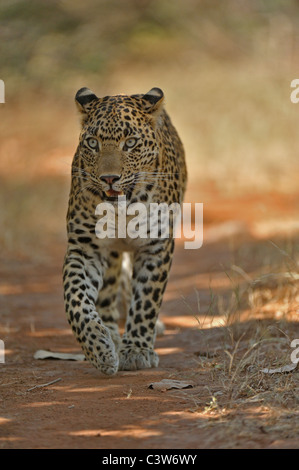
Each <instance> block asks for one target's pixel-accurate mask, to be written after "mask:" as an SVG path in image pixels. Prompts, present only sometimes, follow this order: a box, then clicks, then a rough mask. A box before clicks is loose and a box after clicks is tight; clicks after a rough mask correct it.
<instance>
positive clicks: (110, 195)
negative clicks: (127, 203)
mask: <svg viewBox="0 0 299 470" xmlns="http://www.w3.org/2000/svg"><path fill="white" fill-rule="evenodd" d="M119 196H124V192H123V191H115V190H114V189H108V191H104V199H106V200H107V201H117V200H118V197H119Z"/></svg>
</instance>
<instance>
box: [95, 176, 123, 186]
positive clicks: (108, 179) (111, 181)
mask: <svg viewBox="0 0 299 470" xmlns="http://www.w3.org/2000/svg"><path fill="white" fill-rule="evenodd" d="M120 176H121V175H102V176H100V180H102V181H104V182H105V183H107V184H110V185H112V184H114V183H116V181H118V180H119V179H120Z"/></svg>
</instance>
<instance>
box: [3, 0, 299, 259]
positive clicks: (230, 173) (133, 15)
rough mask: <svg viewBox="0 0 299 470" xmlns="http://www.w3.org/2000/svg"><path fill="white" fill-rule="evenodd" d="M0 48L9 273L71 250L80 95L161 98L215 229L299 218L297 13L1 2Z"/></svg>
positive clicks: (100, 0) (283, 4) (245, 5)
mask: <svg viewBox="0 0 299 470" xmlns="http://www.w3.org/2000/svg"><path fill="white" fill-rule="evenodd" d="M0 43H1V55H0V78H1V79H2V80H3V81H4V82H5V101H6V102H5V104H0V115H1V118H0V227H1V231H0V253H1V256H2V257H4V259H5V257H7V256H8V257H11V256H14V257H30V258H34V257H39V256H41V257H43V256H49V247H51V249H54V248H55V247H59V246H63V245H64V243H65V214H66V210H67V199H68V192H69V184H70V167H71V160H72V156H73V154H74V151H75V149H76V146H77V141H78V133H79V120H78V116H77V113H76V109H75V105H74V96H75V93H76V91H77V90H78V89H79V88H81V87H83V86H87V87H89V88H91V89H92V90H93V91H95V93H96V94H97V95H98V96H105V95H109V94H118V93H126V94H133V93H145V92H147V91H148V90H149V89H150V88H152V87H155V86H157V87H160V88H162V89H163V91H164V93H165V96H166V108H167V110H168V112H169V114H170V116H171V118H172V121H173V123H174V124H175V126H176V128H177V129H178V131H179V134H180V136H181V138H182V140H183V143H184V146H185V150H186V155H187V164H188V169H189V189H188V193H187V197H186V200H189V201H191V200H192V201H197V202H203V203H204V205H205V204H206V206H205V207H206V208H207V210H206V211H205V218H206V222H207V223H213V222H217V221H223V220H230V219H237V220H245V219H246V220H245V221H247V222H248V220H247V219H248V218H250V217H251V218H255V217H256V216H257V217H259V218H260V220H262V219H263V218H264V217H266V216H268V215H269V214H270V215H271V217H272V216H273V217H274V215H275V213H276V210H277V209H279V211H280V217H281V218H282V220H283V217H287V218H288V221H289V219H291V220H293V219H294V215H296V214H297V215H298V213H297V212H296V211H297V209H298V193H299V191H298V180H299V178H298V176H299V172H298V170H299V159H298V144H299V133H298V125H299V103H298V104H297V105H296V104H294V103H292V102H291V100H290V94H291V91H292V89H291V87H290V84H291V81H292V80H293V79H294V78H299V67H298V60H299V1H296V0H226V1H220V0H184V1H180V0H126V1H125V2H124V1H120V0H118V1H117V0H109V1H108V0H106V1H105V0H85V1H84V2H81V1H79V0H30V1H28V0H2V1H1V5H0ZM294 224H295V225H296V223H295V222H294V223H293V225H292V224H291V225H292V229H293V228H294Z"/></svg>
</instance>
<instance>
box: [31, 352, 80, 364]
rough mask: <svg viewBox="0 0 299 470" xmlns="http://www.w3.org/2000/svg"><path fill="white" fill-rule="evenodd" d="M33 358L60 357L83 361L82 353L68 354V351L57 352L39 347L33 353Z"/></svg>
mask: <svg viewBox="0 0 299 470" xmlns="http://www.w3.org/2000/svg"><path fill="white" fill-rule="evenodd" d="M33 357H34V359H61V360H63V361H84V360H85V356H84V354H69V353H59V352H52V351H45V350H44V349H39V350H38V351H36V353H35V354H34V356H33Z"/></svg>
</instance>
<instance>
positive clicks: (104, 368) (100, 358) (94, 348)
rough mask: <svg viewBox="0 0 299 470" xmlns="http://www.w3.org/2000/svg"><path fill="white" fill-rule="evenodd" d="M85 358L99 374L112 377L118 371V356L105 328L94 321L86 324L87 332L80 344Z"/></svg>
mask: <svg viewBox="0 0 299 470" xmlns="http://www.w3.org/2000/svg"><path fill="white" fill-rule="evenodd" d="M81 346H82V349H83V351H84V354H85V356H86V358H87V359H88V360H89V361H90V362H91V363H92V364H93V365H94V366H95V367H96V368H97V369H99V370H100V371H101V372H103V373H104V374H107V375H114V374H116V372H117V371H118V355H117V352H116V351H115V346H114V343H113V340H112V338H111V334H110V331H109V329H108V328H107V327H105V326H103V325H100V324H99V323H98V322H97V321H96V320H91V321H90V322H89V324H88V332H87V333H86V336H85V338H84V342H83V341H82V342H81Z"/></svg>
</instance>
